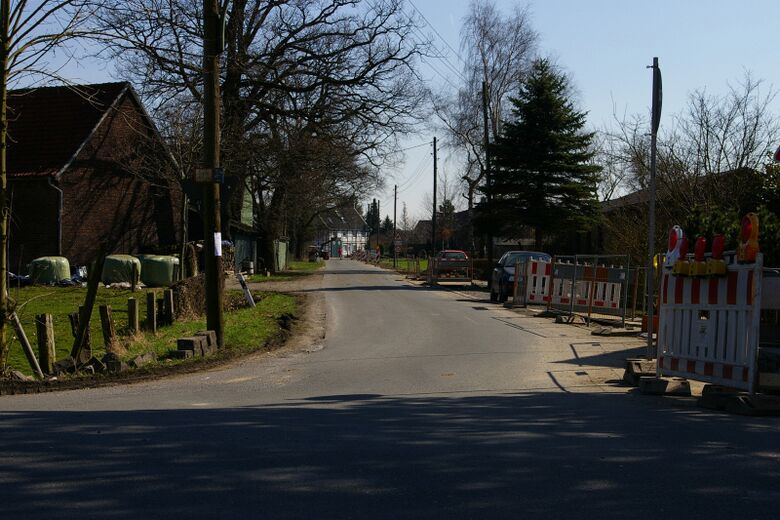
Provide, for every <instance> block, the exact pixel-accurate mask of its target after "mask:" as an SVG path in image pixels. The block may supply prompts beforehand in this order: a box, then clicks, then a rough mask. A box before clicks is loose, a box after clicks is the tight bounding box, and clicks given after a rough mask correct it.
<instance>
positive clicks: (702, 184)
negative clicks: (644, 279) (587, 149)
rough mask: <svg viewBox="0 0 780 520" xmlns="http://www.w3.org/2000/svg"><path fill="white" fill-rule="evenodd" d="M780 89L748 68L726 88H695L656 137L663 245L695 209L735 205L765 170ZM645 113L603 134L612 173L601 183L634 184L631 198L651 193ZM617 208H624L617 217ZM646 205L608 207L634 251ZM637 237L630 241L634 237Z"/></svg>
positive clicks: (777, 132) (775, 132) (619, 187)
mask: <svg viewBox="0 0 780 520" xmlns="http://www.w3.org/2000/svg"><path fill="white" fill-rule="evenodd" d="M776 95H777V93H776V91H774V90H773V89H772V88H766V89H764V88H763V83H762V82H761V81H758V80H755V79H754V78H753V77H752V76H751V75H750V74H745V76H744V77H743V79H742V81H741V82H739V83H738V84H737V85H730V86H729V88H728V91H727V93H726V94H724V95H720V96H716V95H710V94H707V93H706V91H704V90H696V91H694V92H693V93H691V94H690V96H689V98H688V103H687V106H686V108H685V109H684V110H683V111H682V112H681V113H679V114H676V115H674V116H673V117H672V118H671V124H669V125H666V126H665V127H662V128H663V131H662V133H661V134H660V135H659V138H658V167H657V191H658V198H659V200H660V201H662V203H661V204H659V205H658V207H657V211H658V225H659V229H658V233H657V236H658V237H659V245H658V247H659V248H661V247H663V245H662V243H661V242H662V241H663V238H664V237H665V233H664V232H663V231H664V230H665V228H668V226H671V225H673V224H678V223H685V222H686V220H687V219H688V218H690V217H691V216H692V215H694V213H696V212H705V213H707V212H713V211H720V210H723V209H725V208H735V207H738V206H740V205H741V204H742V202H744V200H745V196H746V195H748V194H750V193H751V192H752V191H755V190H754V186H755V181H756V176H757V175H763V172H764V171H765V170H766V168H765V166H766V164H767V163H768V161H769V158H770V153H771V149H772V147H773V146H774V145H775V144H776V143H777V141H778V139H780V118H778V117H777V116H776V115H774V114H773V113H772V112H771V110H770V107H771V104H772V102H773V100H774V99H775V97H776ZM648 128H649V125H648V123H647V120H646V118H644V117H639V116H633V117H630V118H624V119H622V120H620V121H618V122H617V124H616V125H615V128H614V129H612V130H610V131H608V132H605V133H604V134H603V135H602V136H601V137H602V139H601V149H600V154H599V160H600V161H601V165H602V166H605V168H606V170H607V172H608V174H609V172H610V170H613V173H614V177H613V178H612V179H609V178H607V179H605V180H604V181H603V185H602V187H601V190H602V196H604V194H606V193H608V192H612V193H613V194H614V193H615V192H617V191H622V192H634V193H635V195H632V196H631V197H632V200H631V201H630V202H631V203H632V204H631V205H633V206H635V203H637V202H640V201H641V202H642V203H644V200H646V198H645V196H644V193H645V192H644V191H643V190H644V188H645V187H646V186H647V182H648V179H649V171H650V156H649V153H650V152H649V150H650V147H649V137H648V134H647V132H648ZM618 213H620V214H622V215H623V216H622V217H620V218H617V217H615V215H618ZM644 219H645V215H644V213H643V212H642V211H636V210H634V209H626V210H621V211H618V212H614V214H611V215H610V218H609V219H607V221H606V222H605V226H607V228H608V230H609V232H610V233H611V234H612V235H613V236H616V237H619V243H623V244H627V247H629V248H630V249H631V250H632V251H634V250H636V251H637V252H641V253H640V254H644V248H643V247H642V246H641V237H640V238H639V242H637V244H632V242H635V241H637V236H638V235H637V233H635V232H634V231H632V230H635V229H637V227H639V226H641V227H644V226H646V221H645V220H644ZM628 244H631V245H628ZM638 256H639V255H638Z"/></svg>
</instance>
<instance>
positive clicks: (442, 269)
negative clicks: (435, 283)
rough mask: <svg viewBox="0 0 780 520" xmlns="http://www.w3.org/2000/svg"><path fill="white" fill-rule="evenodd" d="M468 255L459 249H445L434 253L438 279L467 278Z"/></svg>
mask: <svg viewBox="0 0 780 520" xmlns="http://www.w3.org/2000/svg"><path fill="white" fill-rule="evenodd" d="M468 259H469V257H468V255H467V254H466V252H465V251H461V250H460V249H445V250H443V251H439V254H438V255H436V260H437V262H436V263H437V267H436V271H437V276H438V278H440V279H446V278H457V279H462V278H467V277H469V275H470V273H469V267H468V262H467V261H468Z"/></svg>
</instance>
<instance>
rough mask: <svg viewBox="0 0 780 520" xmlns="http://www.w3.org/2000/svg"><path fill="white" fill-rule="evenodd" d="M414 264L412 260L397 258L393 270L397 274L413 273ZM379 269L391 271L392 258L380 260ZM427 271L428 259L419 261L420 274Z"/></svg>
mask: <svg viewBox="0 0 780 520" xmlns="http://www.w3.org/2000/svg"><path fill="white" fill-rule="evenodd" d="M415 262H416V260H414V259H408V260H407V259H406V258H399V259H398V260H397V262H396V267H395V270H396V271H398V272H399V273H404V274H407V273H413V272H414V271H415ZM379 267H384V268H385V269H393V259H392V258H382V259H381V260H380V261H379ZM427 270H428V259H427V258H423V259H420V272H424V271H427Z"/></svg>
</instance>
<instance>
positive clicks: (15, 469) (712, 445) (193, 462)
mask: <svg viewBox="0 0 780 520" xmlns="http://www.w3.org/2000/svg"><path fill="white" fill-rule="evenodd" d="M319 279H320V280H321V282H317V283H316V284H314V285H313V286H311V287H309V288H308V289H307V290H306V292H309V293H311V295H313V296H319V295H322V296H323V298H321V299H322V300H323V302H324V306H325V307H324V310H325V312H326V316H327V319H326V336H325V339H324V340H321V341H313V342H311V343H310V344H307V345H305V346H304V347H305V348H303V349H300V348H299V349H295V350H291V349H287V350H286V351H283V352H282V353H281V354H277V355H272V356H268V355H264V356H255V357H251V358H247V359H244V360H242V361H240V362H237V363H234V364H232V365H230V366H227V367H222V368H219V369H216V370H210V371H205V372H201V373H197V374H190V375H185V376H178V377H174V378H171V379H167V380H161V381H151V382H147V383H141V384H134V385H128V386H119V387H112V388H100V389H88V390H79V391H70V392H61V393H57V394H42V395H22V396H12V397H2V398H0V518H3V519H6V518H9V519H10V518H14V519H28V518H52V517H62V518H73V517H79V518H91V517H101V518H239V517H244V518H284V519H287V518H290V519H298V518H313V519H320V518H393V519H397V518H626V517H631V518H653V519H656V518H664V517H666V518H683V517H685V518H767V519H770V518H778V517H780V420H778V419H774V418H746V417H737V416H729V415H724V414H720V413H710V412H707V411H703V410H700V409H697V408H695V407H694V406H692V405H691V403H690V402H689V401H679V402H678V401H673V400H670V399H661V398H654V397H647V396H641V395H637V394H635V393H632V392H629V391H628V390H627V389H625V388H621V387H618V386H616V385H613V384H610V383H609V382H608V380H609V379H611V378H614V377H616V374H619V371H617V370H614V369H613V368H610V367H612V366H614V365H615V363H619V359H620V358H621V357H625V356H626V355H628V354H631V353H633V352H632V351H630V350H629V349H630V347H632V346H636V345H631V344H627V343H626V342H625V340H621V339H619V338H618V339H611V340H594V337H592V336H588V335H587V334H586V333H585V332H584V331H582V330H580V329H577V328H575V327H570V326H563V325H555V324H552V323H551V322H550V321H549V320H543V319H540V318H534V317H532V316H530V315H525V314H517V313H514V312H511V311H509V310H506V309H503V308H501V307H499V306H496V305H494V304H490V303H489V302H487V301H485V300H482V299H479V297H477V299H475V296H474V295H473V294H469V293H458V292H452V291H443V290H429V289H425V288H421V287H418V286H415V285H412V284H410V283H408V282H406V281H404V280H402V279H401V277H400V276H398V275H396V274H393V273H389V272H387V271H383V270H380V269H377V268H374V267H370V266H366V265H364V264H361V263H357V262H352V261H349V260H331V261H329V262H328V264H327V271H326V274H325V275H324V276H323V277H321V278H319Z"/></svg>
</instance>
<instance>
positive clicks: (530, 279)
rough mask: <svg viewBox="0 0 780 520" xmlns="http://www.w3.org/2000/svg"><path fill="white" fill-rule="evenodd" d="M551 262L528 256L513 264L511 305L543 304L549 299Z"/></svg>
mask: <svg viewBox="0 0 780 520" xmlns="http://www.w3.org/2000/svg"><path fill="white" fill-rule="evenodd" d="M551 275H552V264H551V263H550V262H545V261H544V260H532V259H530V258H528V259H525V260H522V261H520V262H517V263H516V264H515V273H514V276H513V285H512V303H511V307H524V306H526V305H544V304H546V303H547V302H548V301H550V278H551Z"/></svg>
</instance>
